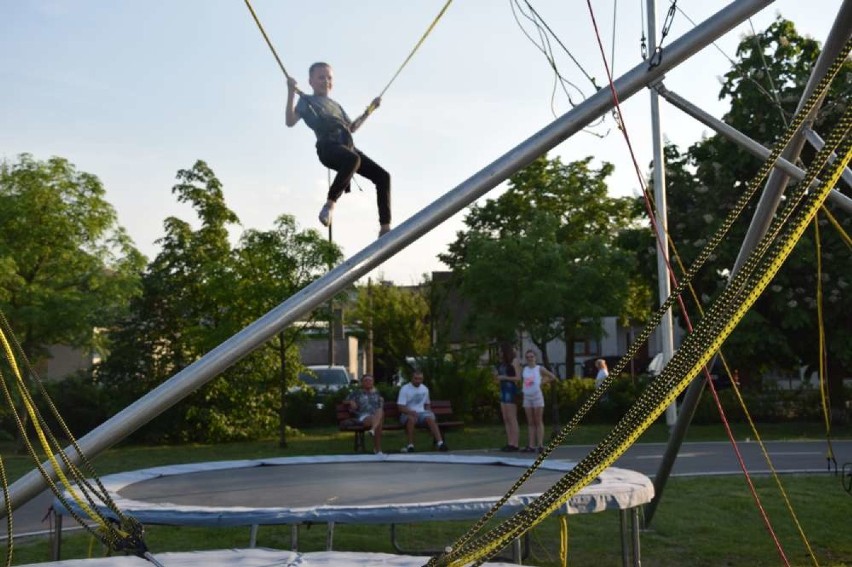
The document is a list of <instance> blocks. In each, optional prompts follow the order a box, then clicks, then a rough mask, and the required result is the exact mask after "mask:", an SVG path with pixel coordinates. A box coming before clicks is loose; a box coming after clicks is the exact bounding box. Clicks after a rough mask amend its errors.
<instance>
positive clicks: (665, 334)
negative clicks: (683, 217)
mask: <svg viewBox="0 0 852 567" xmlns="http://www.w3.org/2000/svg"><path fill="white" fill-rule="evenodd" d="M646 11H647V20H648V41H649V44H648V52H649V53H654V52H655V51H656V50H657V0H648V1H647V2H646ZM650 94H651V141H652V142H653V150H654V204H655V206H656V208H657V234H658V239H657V289H658V290H659V294H660V304H663V303H665V301H666V299H668V297H669V296H670V295H671V293H672V287H671V276H670V274H669V240H668V226H669V221H668V216H669V215H668V208H667V206H666V158H665V155H664V152H663V133H662V129H661V128H660V97H659V95H658V94H657V91H655V90H654V89H651V93H650ZM673 327H674V325H673V323H672V310H671V308H669V310H668V311H666V313H665V315H663V318H662V319H661V320H660V335H659V336H660V349H661V350H662V352H663V366H665V365H666V364H668V363H669V361H670V360H671V359H672V357H673V356H674V328H673ZM675 421H677V401H674V402H672V403H671V405H669V407H667V408H666V424H667V425H668V426H669V427H672V426H673V425H674V424H675Z"/></svg>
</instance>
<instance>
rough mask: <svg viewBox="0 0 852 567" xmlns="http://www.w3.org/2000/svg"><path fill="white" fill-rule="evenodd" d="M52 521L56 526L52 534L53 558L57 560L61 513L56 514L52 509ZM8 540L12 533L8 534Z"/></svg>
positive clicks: (60, 537)
mask: <svg viewBox="0 0 852 567" xmlns="http://www.w3.org/2000/svg"><path fill="white" fill-rule="evenodd" d="M53 521H54V525H55V526H56V531H55V532H54V534H53V560H54V561H59V556H60V555H61V554H62V514H57V513H56V511H55V510H54V512H53ZM9 541H10V542H11V541H12V534H9Z"/></svg>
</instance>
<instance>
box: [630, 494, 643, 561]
mask: <svg viewBox="0 0 852 567" xmlns="http://www.w3.org/2000/svg"><path fill="white" fill-rule="evenodd" d="M630 529H631V531H632V532H633V567H641V566H642V553H641V549H640V548H639V507H638V506H636V507H634V508H633V509H631V510H630Z"/></svg>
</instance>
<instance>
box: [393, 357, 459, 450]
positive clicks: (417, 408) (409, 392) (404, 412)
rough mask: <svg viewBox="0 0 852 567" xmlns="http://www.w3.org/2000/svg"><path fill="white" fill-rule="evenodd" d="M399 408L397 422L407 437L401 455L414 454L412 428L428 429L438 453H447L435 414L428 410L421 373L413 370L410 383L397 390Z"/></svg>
mask: <svg viewBox="0 0 852 567" xmlns="http://www.w3.org/2000/svg"><path fill="white" fill-rule="evenodd" d="M396 403H397V405H398V406H399V421H400V423H402V424H403V425H404V426H405V432H406V434H407V435H408V445H407V446H406V447H403V448H402V452H403V453H413V452H414V428H415V427H416V426H420V427H428V428H429V430H430V431H431V432H432V435H433V436H434V437H435V442H436V443H437V444H438V450H439V451H449V448H448V447H447V444H446V443H444V439H443V438H442V437H441V430H440V428H438V424H437V423H436V422H435V414H434V413H432V412H431V411H430V410H429V388H427V387H426V385H425V384H424V383H423V372H421V371H420V370H415V371H414V374H412V376H411V382H409V383H408V384H406V385H405V386H403V387H402V388H400V389H399V397H398V398H397V400H396Z"/></svg>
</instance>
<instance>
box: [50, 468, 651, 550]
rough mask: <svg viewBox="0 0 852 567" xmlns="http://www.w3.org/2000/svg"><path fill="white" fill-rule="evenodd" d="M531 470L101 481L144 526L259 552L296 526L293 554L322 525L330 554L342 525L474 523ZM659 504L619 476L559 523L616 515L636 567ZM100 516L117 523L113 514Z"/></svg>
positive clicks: (210, 473)
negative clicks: (230, 536)
mask: <svg viewBox="0 0 852 567" xmlns="http://www.w3.org/2000/svg"><path fill="white" fill-rule="evenodd" d="M531 463H532V460H530V459H518V458H505V457H490V456H474V455H459V454H451V455H447V454H438V453H424V454H394V455H335V456H313V457H282V458H272V459H258V460H244V461H217V462H205V463H193V464H183V465H172V466H163V467H156V468H150V469H142V470H137V471H131V472H126V473H119V474H113V475H108V476H105V477H103V478H102V479H101V480H102V482H103V484H104V486H105V488H106V489H107V491H108V492H109V493H110V496H111V497H112V498H113V499H114V500H115V503H116V505H117V506H118V508H119V509H120V510H122V511H123V512H124V513H125V514H127V515H130V516H133V517H134V518H136V519H137V520H139V521H140V522H142V523H143V524H161V525H180V526H211V527H212V526H218V527H225V526H252V532H251V533H252V537H251V541H250V546H252V547H253V546H254V543H255V536H256V533H257V526H260V525H273V524H290V525H292V526H294V529H293V539H294V542H293V544H294V549H295V547H296V545H297V544H296V541H297V530H296V528H295V526H298V525H300V524H306V523H311V524H316V523H325V524H328V526H329V536H328V538H327V539H328V544H327V547H328V549H329V550H331V546H332V533H333V528H334V524H335V523H344V524H391V525H394V524H405V523H412V522H434V521H449V520H473V519H477V518H479V517H481V516H482V514H484V513H485V512H487V511H488V510H489V509H490V508H491V506H492V505H493V504H494V503H495V502H496V501H497V500H499V499H500V498H501V497H502V496H503V495H504V494H505V493H506V492H507V491H508V490H509V488H510V487H511V486H512V485H513V484H514V482H515V481H516V480H517V479H518V477H519V476H520V475H521V473H522V472H523V471H524V470H526V468H528V467H529V465H530V464H531ZM573 466H574V463H573V462H569V461H555V460H549V461H546V462H544V463H543V464H542V465H541V467H540V469H539V470H538V471H537V472H536V473H535V474H534V475H533V476H532V477H531V478H530V479H529V480H528V481H527V482H526V483H525V484H524V485H523V486H522V487H521V488H520V490H519V491H518V493H517V494H515V495H514V496H512V498H510V499H509V500H508V502H507V503H506V505H504V506H503V508H502V509H501V511H500V515H502V516H508V515H510V514H513V513H515V512H517V511H519V510H521V509H523V508H524V507H525V506H527V504H529V503H530V502H532V501H533V500H534V499H535V498H536V497H537V496H538V495H539V494H541V493H542V492H544V491H545V490H546V489H548V488H549V487H551V486H552V485H553V484H554V483H555V482H556V481H557V480H559V479H560V478H561V477H562V476H563V475H564V474H565V473H566V472H568V471H570V470H571V469H572V468H573ZM653 496H654V488H653V484H652V483H651V481H650V479H649V478H648V477H647V476H645V475H643V474H641V473H638V472H635V471H631V470H627V469H620V468H614V467H612V468H608V469H606V470H605V471H604V472H603V473H601V475H600V476H599V477H598V478H597V479H595V481H594V482H592V483H591V484H589V485H588V486H586V487H584V488H583V489H582V490H581V491H579V492H578V493H577V494H575V495H574V496H573V497H572V498H571V499H570V500H569V501H568V502H567V503H566V504H564V505H563V506H562V507H560V509H559V510H557V511H556V514H588V513H593V512H602V511H605V510H619V511H620V513H621V519H622V522H621V532H622V533H621V537H622V555H623V557H624V559H625V563H629V561H628V559H627V557H628V554H629V555H632V559H633V563H634V564H637V565H638V564H639V527H638V507H639V506H641V505H643V504H646V503H647V502H649V501H650V500H651V499H652V498H653ZM68 501H69V502H70V503H71V506H72V507H73V508H74V511H75V512H76V513H77V514H83V511H82V510H80V509H78V508H76V504H75V503H74V501H73V500H72V499H68ZM54 509H55V514H56V524H57V529H58V530H59V529H60V528H61V524H62V522H61V520H62V516H63V515H66V514H68V510H67V509H66V508H65V507H64V506H63V505H62V504H61V503H60V502H59V501H58V500H56V501H55V502H54ZM101 512H102V513H104V514H105V515H108V516H109V515H110V512H109V510H108V509H106V508H102V509H101ZM628 517H629V523H630V524H631V528H632V529H631V532H632V538H631V540H628V533H627V527H626V526H627V524H628ZM56 541H57V548H56V549H55V550H54V558H55V559H58V558H59V547H58V542H59V541H60V538H59V537H57V538H56ZM631 541H632V543H631ZM394 545H396V544H395V543H394ZM87 565H88V564H87Z"/></svg>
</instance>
